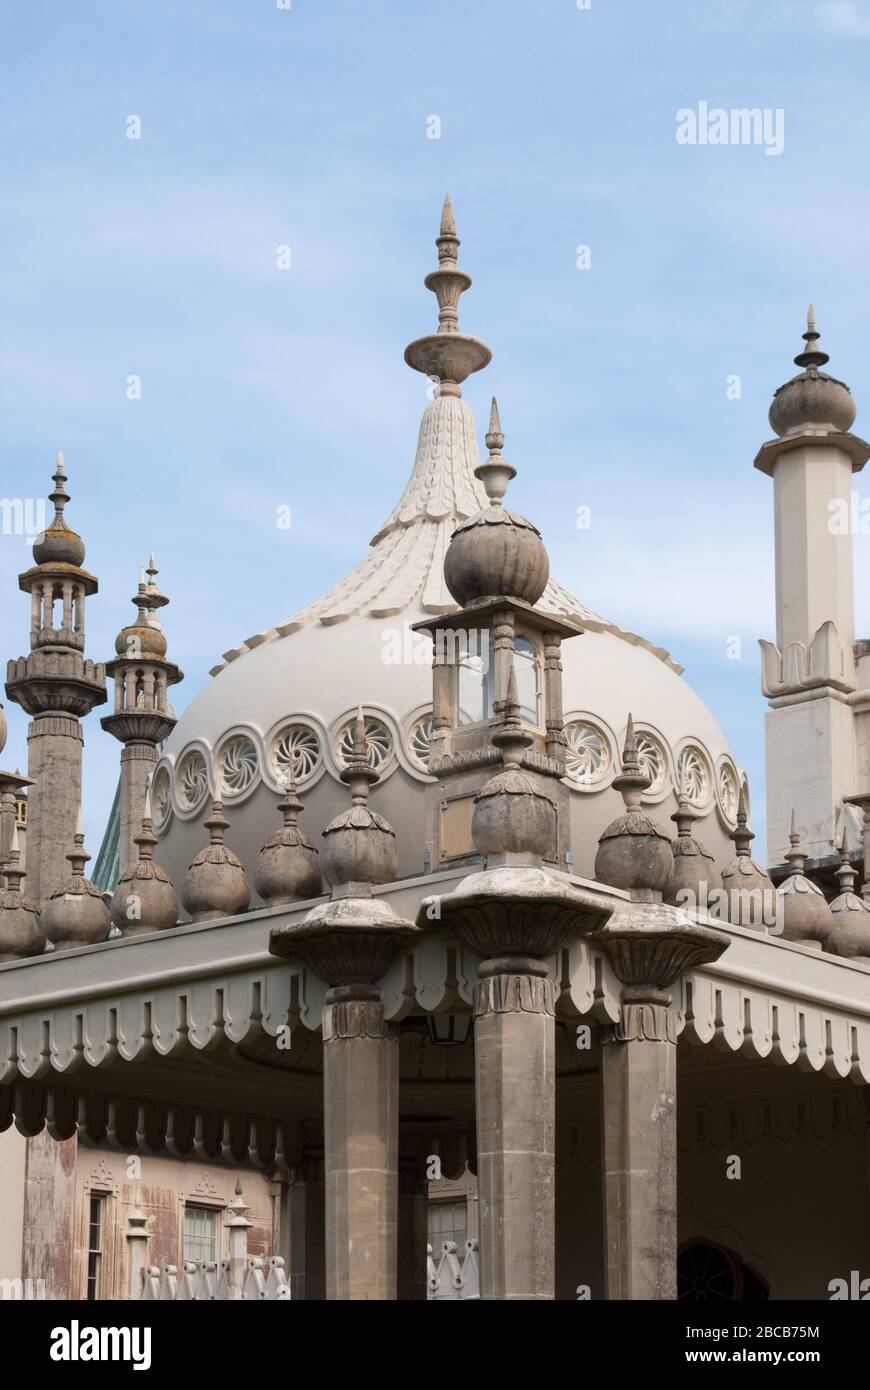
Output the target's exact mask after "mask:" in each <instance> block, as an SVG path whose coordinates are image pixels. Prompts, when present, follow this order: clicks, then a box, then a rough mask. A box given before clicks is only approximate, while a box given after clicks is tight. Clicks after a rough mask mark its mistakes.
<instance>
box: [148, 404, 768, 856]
mask: <svg viewBox="0 0 870 1390" xmlns="http://www.w3.org/2000/svg"><path fill="white" fill-rule="evenodd" d="M478 462H479V457H478V450H477V441H476V437H475V428H474V419H473V416H472V413H471V410H470V409H469V407H468V405H467V404H466V403H465V401H464V400H462V399H460V398H459V397H458V396H455V395H442V396H439V397H437V398H436V399H435V400H434V401H433V402H432V403H431V404H430V405H428V406H427V408H426V410H425V412H424V415H423V421H422V424H421V427H420V437H419V442H418V447H417V455H416V459H415V463H414V468H413V471H412V474H411V478H410V480H409V482H408V485H407V487H406V489H405V491H404V493H403V495H402V498H401V500H400V502H399V504H398V506H397V507H396V508H395V510H394V511H393V513H392V514H391V516H390V517H389V518H388V520H387V522H386V523H385V524H384V526H383V527H382V529H381V530H380V531H379V532H378V534H377V536H375V538H374V540H373V542H372V547H371V549H370V550H369V552H368V554H367V555H366V557H365V558H364V559H363V560H362V561H361V562H360V563H359V564H358V565H356V567H355V568H354V569H352V570H351V571H350V573H349V574H348V575H347V577H346V578H345V579H343V580H342V581H341V582H340V583H339V584H337V585H336V586H335V587H334V588H333V589H331V590H330V591H329V593H328V594H326V595H325V597H324V598H322V599H320V600H319V601H318V602H316V603H314V604H312V605H311V606H310V607H309V608H307V609H305V610H304V611H303V612H301V613H299V614H298V615H297V616H296V617H295V618H292V619H288V620H284V621H281V622H278V623H276V625H275V626H274V627H272V628H269V629H267V630H266V631H264V632H262V633H259V634H257V635H255V636H253V637H249V638H248V639H247V640H246V641H245V642H243V643H241V644H240V645H239V646H238V647H237V648H234V649H233V650H232V651H230V652H228V653H226V658H225V662H224V663H223V664H222V665H221V666H218V667H215V668H214V670H213V672H212V675H213V677H214V679H213V680H212V682H211V684H210V685H209V686H208V688H207V689H205V690H204V691H203V692H202V693H201V694H200V695H199V696H198V697H197V698H196V699H195V700H194V701H193V703H192V704H191V705H190V706H189V708H188V709H187V710H186V712H185V713H184V714H183V716H182V717H181V719H180V720H179V722H178V725H177V727H176V729H175V730H174V732H173V734H172V737H171V738H170V740H169V741H168V743H167V745H166V748H165V750H164V753H163V757H162V758H161V761H160V764H159V766H158V769H157V772H156V775H155V781H154V802H155V822H156V827H155V828H156V829H157V831H158V833H159V834H160V836H161V844H160V847H159V851H158V856H157V857H158V858H159V860H160V861H161V863H162V864H163V865H164V866H165V867H166V869H167V870H168V871H169V872H170V873H171V875H172V876H173V879H174V881H175V882H176V883H180V882H181V880H182V878H183V876H184V873H185V871H186V869H187V866H188V865H189V863H190V861H191V860H192V858H193V857H194V855H195V853H196V852H197V851H198V850H199V849H200V848H201V847H202V846H203V844H204V843H205V841H206V838H207V835H206V832H205V830H204V828H203V825H202V821H203V820H204V819H205V817H206V815H207V814H208V811H207V806H208V792H209V789H213V788H214V785H215V769H217V768H219V769H220V778H221V783H222V789H223V800H224V808H225V811H226V814H227V816H228V819H229V820H230V821H231V823H232V828H231V830H230V831H229V832H228V834H227V841H228V843H229V844H230V845H231V846H232V848H233V849H234V850H235V851H236V853H237V854H239V856H240V857H241V859H242V862H243V863H244V865H245V867H246V869H247V870H248V873H249V875H250V874H251V873H252V871H253V868H254V862H255V859H256V855H257V852H258V851H259V849H260V847H261V845H262V844H263V843H264V841H265V840H266V839H267V838H268V836H269V835H270V834H271V833H272V832H273V831H274V830H275V829H276V828H277V826H278V823H279V820H280V817H279V814H278V812H277V810H276V805H277V801H278V799H279V793H280V787H281V781H280V778H281V775H282V771H283V769H284V768H285V767H286V766H287V764H288V760H289V759H290V758H291V757H292V759H293V761H294V765H295V770H296V774H297V778H298V781H299V794H300V797H301V799H302V801H303V804H304V811H303V813H302V823H303V825H304V826H305V828H306V830H307V833H308V835H309V838H310V839H311V840H312V842H313V843H318V842H319V837H320V830H321V829H322V827H323V826H324V825H325V824H326V823H327V822H328V821H329V820H331V819H332V817H333V816H334V815H336V814H337V812H338V811H339V810H340V809H343V808H344V807H345V806H346V805H347V790H346V788H345V786H344V784H343V783H342V782H341V781H340V780H339V772H340V770H341V766H342V741H343V738H344V736H345V733H346V731H347V728H348V725H349V722H350V720H351V718H352V717H353V715H354V714H355V712H356V709H357V707H358V705H362V707H363V710H364V712H365V715H366V720H367V729H368V733H369V738H370V757H371V759H372V760H373V761H376V762H377V764H378V765H379V767H380V769H381V781H380V782H379V783H378V784H377V785H376V786H375V788H374V790H373V792H372V804H373V805H374V807H375V808H376V809H377V810H379V811H381V812H382V813H383V814H384V815H385V816H386V817H387V819H388V820H389V821H390V823H391V825H392V826H393V827H394V829H395V831H396V834H397V837H398V844H399V853H400V873H401V874H402V875H403V876H404V875H410V874H416V873H420V872H421V871H422V870H423V868H424V863H423V843H424V835H423V802H424V788H425V785H426V783H427V782H429V781H431V780H432V779H431V778H429V776H428V774H427V772H426V770H425V756H426V742H427V737H428V726H427V718H428V715H429V712H430V710H431V702H432V672H431V666H430V664H429V656H428V650H427V646H426V640H427V639H423V638H422V637H420V636H417V635H415V634H414V633H413V632H412V630H411V625H412V624H414V623H416V622H418V621H419V620H421V619H423V618H426V617H431V615H432V614H438V613H445V612H450V611H454V610H455V608H456V605H455V603H454V602H453V600H452V599H451V597H450V595H449V593H448V592H447V590H446V588H445V585H444V577H443V558H444V551H445V548H446V546H447V545H448V543H449V540H450V536H451V533H452V531H453V530H454V528H455V525H456V523H457V522H458V521H459V520H461V519H463V518H464V517H466V516H469V515H471V514H473V513H474V512H475V511H477V510H478V509H479V508H480V507H481V506H483V505H485V503H486V496H485V493H484V491H483V488H482V487H481V485H480V483H479V482H478V481H477V479H476V478H475V476H474V469H475V467H476V466H477V464H478ZM545 539H546V538H545ZM537 606H538V607H539V608H541V609H543V610H546V611H549V612H553V613H557V614H563V615H567V616H568V617H571V618H573V619H574V620H575V621H578V622H579V623H580V624H581V625H582V627H583V628H584V629H585V631H584V635H583V636H581V637H577V638H574V639H572V640H570V641H567V642H566V643H565V644H564V646H563V649H562V659H563V667H564V709H565V719H566V732H567V736H568V743H569V776H568V778H567V779H566V781H567V783H568V785H569V786H570V787H571V788H572V792H573V795H572V797H571V806H572V814H571V829H572V842H573V855H574V867H575V872H577V873H580V874H583V875H586V876H589V877H591V875H592V865H593V861H594V858H595V850H596V846H597V840H598V836H599V835H600V833H601V831H602V830H603V829H604V827H605V825H606V824H607V823H608V822H609V821H610V820H611V819H612V818H613V816H614V815H615V814H617V812H618V810H619V808H620V807H621V805H622V802H621V798H620V797H619V796H618V795H617V793H615V792H614V791H613V790H612V789H611V787H610V783H611V781H612V778H613V776H614V775H615V772H616V770H617V766H618V749H619V747H620V746H621V742H622V738H623V735H624V732H625V725H626V720H627V716H628V713H629V710H631V712H632V713H633V715H634V721H635V727H636V730H637V733H638V737H639V742H640V747H641V753H642V756H643V758H644V759H645V760H647V762H648V764H649V770H650V772H651V773H652V774H654V781H653V785H652V786H651V787H650V789H649V792H648V793H647V796H646V800H647V802H648V803H649V804H651V805H654V806H656V807H657V814H658V815H659V817H660V818H662V819H663V820H664V821H665V823H666V824H667V817H668V816H669V815H670V813H671V811H672V810H673V809H674V808H675V806H676V798H675V795H674V786H675V783H676V780H677V778H678V777H679V778H682V780H683V781H684V784H685V786H686V788H687V791H688V794H689V796H690V799H692V800H693V801H694V803H695V805H696V808H697V809H698V811H699V812H701V813H702V816H703V819H701V820H700V821H699V822H698V828H697V834H698V836H699V838H700V839H701V840H702V841H704V842H705V843H706V845H707V847H708V848H709V849H710V850H711V851H712V853H713V854H714V856H715V857H716V859H717V861H719V862H720V863H722V862H724V861H725V860H727V859H730V858H731V857H732V846H731V844H730V841H729V840H728V830H729V829H730V827H731V825H733V823H734V818H735V814H736V805H737V795H738V791H739V786H740V782H741V775H740V773H739V772H738V769H737V768H736V766H735V764H734V761H733V759H732V757H731V754H730V752H729V749H728V745H727V743H726V741H725V738H724V735H723V734H722V731H721V730H720V728H719V726H718V725H717V723H716V721H715V720H714V719H713V717H712V715H711V714H710V712H709V711H708V710H707V709H706V707H705V706H704V704H703V703H702V702H701V700H700V699H699V698H698V696H697V695H696V694H695V693H694V691H692V690H691V689H690V687H689V686H688V685H687V684H686V682H685V681H684V680H683V679H682V676H681V673H680V668H679V667H677V666H676V665H675V664H674V663H673V662H672V661H670V659H669V657H668V655H667V653H666V652H664V651H662V650H661V648H657V647H655V646H653V645H652V644H651V643H649V642H647V641H645V640H644V639H643V638H640V637H638V636H636V635H635V634H633V633H630V632H626V631H624V630H623V629H621V628H619V627H617V626H615V625H614V624H612V623H609V622H607V621H606V620H605V619H604V618H601V617H600V616H598V615H597V614H595V613H592V612H591V611H590V610H589V609H587V608H585V607H584V605H583V604H581V603H579V602H578V601H577V600H576V599H574V598H573V597H572V596H571V595H570V594H568V593H566V592H565V590H564V589H562V588H561V587H560V586H559V585H558V584H557V583H556V582H555V581H553V580H552V579H551V580H550V583H549V584H548V586H547V589H546V590H545V592H544V594H543V596H542V598H541V600H540V602H539V604H538V605H537ZM668 828H670V827H669V826H668Z"/></svg>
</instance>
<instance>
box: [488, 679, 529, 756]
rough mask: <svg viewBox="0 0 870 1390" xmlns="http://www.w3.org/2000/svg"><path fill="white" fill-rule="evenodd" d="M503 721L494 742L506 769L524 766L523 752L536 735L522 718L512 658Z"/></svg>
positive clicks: (502, 707) (494, 733)
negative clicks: (525, 725) (525, 724)
mask: <svg viewBox="0 0 870 1390" xmlns="http://www.w3.org/2000/svg"><path fill="white" fill-rule="evenodd" d="M501 713H502V722H501V724H500V725H499V727H498V728H497V729H495V730H493V733H492V743H493V745H494V746H495V747H496V748H498V749H499V750H500V752H501V760H502V763H503V764H504V767H505V769H509V768H519V767H521V766H522V761H523V753H524V752H525V750H526V749H527V748H528V747H529V746H530V745H531V744H532V743H534V741H535V740H534V736H533V735H532V734H531V733H530V732H529V730H528V729H524V728H523V724H522V720H521V718H520V697H519V692H518V690H517V671H516V666H515V665H514V662H513V659H511V664H510V670H509V672H508V682H507V692H506V694H505V698H504V701H503V702H502V706H501Z"/></svg>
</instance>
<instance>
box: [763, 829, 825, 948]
mask: <svg viewBox="0 0 870 1390" xmlns="http://www.w3.org/2000/svg"><path fill="white" fill-rule="evenodd" d="M788 838H789V844H790V845H791V849H790V850H789V852H788V854H787V855H786V856H785V858H786V862H787V863H789V864H791V865H793V868H794V871H793V873H791V874H790V875H789V877H788V878H787V879H786V880H785V882H784V883H781V884H780V885H779V888H777V890H776V896H777V898H778V899H779V903H780V907H781V910H782V923H783V928H782V934H783V936H784V937H785V939H786V941H799V942H800V943H801V945H802V946H810V947H812V949H813V950H821V949H822V947H823V946H826V945H827V942H828V938H829V937H830V935H831V932H832V930H833V926H834V919H833V918H832V916H831V909H830V908H829V907H828V904H827V901H826V899H825V895H824V893H823V892H822V890H821V888H819V886H818V884H816V883H813V881H812V879H811V878H807V876H806V874H805V873H804V869H805V868H806V863H807V856H806V855H805V854H804V852H803V850H802V849H801V847H800V834H799V833H798V830H797V828H796V825H795V814H794V811H792V813H791V831H790V832H789V837H788Z"/></svg>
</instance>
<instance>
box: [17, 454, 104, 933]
mask: <svg viewBox="0 0 870 1390" xmlns="http://www.w3.org/2000/svg"><path fill="white" fill-rule="evenodd" d="M66 483H67V475H66V473H65V472H64V463H63V455H62V454H58V456H57V467H56V470H55V473H54V491H53V492H52V493H51V501H52V502H53V503H54V509H55V515H54V520H53V521H52V523H51V525H50V526H48V527H47V528H46V530H45V531H44V532H43V533H42V534H41V535H40V536H38V537H37V539H36V542H35V543H34V546H33V558H34V560H35V561H36V563H35V565H33V566H32V567H31V568H30V569H28V570H25V571H24V573H23V574H21V575H20V576H19V579H18V583H19V587H20V588H21V589H22V590H23V591H24V592H25V593H27V594H30V654H29V656H26V657H24V656H22V657H19V658H18V660H17V661H10V662H9V664H8V667H7V673H6V693H7V695H8V696H9V698H10V700H14V701H15V702H16V704H19V705H20V706H21V708H22V709H23V710H25V711H26V713H27V714H29V715H30V716H31V720H32V722H31V725H30V730H29V733H28V769H27V770H28V776H29V778H30V780H31V781H32V782H33V789H32V791H31V793H30V796H29V798H28V833H27V878H28V884H29V887H30V892H31V894H32V896H33V898H34V899H35V900H36V901H37V902H38V903H40V904H41V905H42V904H44V903H45V902H46V900H47V899H48V898H49V897H50V896H51V895H52V894H53V893H55V892H56V891H57V890H58V889H59V887H60V885H61V884H62V883H63V882H64V881H65V879H66V877H67V875H68V869H67V866H66V862H65V861H66V857H67V849H68V846H69V827H70V825H74V824H75V821H76V816H77V813H78V810H79V807H80V804H81V788H82V743H83V738H82V729H81V723H80V720H81V719H83V718H84V717H85V716H86V715H88V714H90V712H91V710H92V709H93V708H94V707H95V706H96V705H101V704H104V703H105V700H106V673H105V668H104V667H103V666H101V665H97V664H95V663H94V662H93V661H89V660H88V659H87V658H86V657H85V655H84V651H85V604H86V600H87V599H88V598H89V597H90V596H91V595H93V594H95V593H96V592H97V588H98V584H97V580H96V578H95V577H94V575H92V574H90V573H89V572H88V571H87V570H85V569H83V568H82V564H83V561H84V558H85V547H84V543H83V541H82V539H81V537H80V536H79V535H77V534H76V532H75V531H72V530H70V528H69V525H68V524H67V520H66V511H65V509H66V506H67V503H68V502H69V500H70V495H69V493H68V492H67V490H66Z"/></svg>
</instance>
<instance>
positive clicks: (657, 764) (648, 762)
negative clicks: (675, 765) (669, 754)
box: [636, 733, 668, 796]
mask: <svg viewBox="0 0 870 1390" xmlns="http://www.w3.org/2000/svg"><path fill="white" fill-rule="evenodd" d="M636 742H637V756H638V759H639V761H640V770H641V772H645V773H646V775H647V776H648V777H649V778H650V785H649V787H648V788H647V789H646V792H645V793H644V795H646V796H653V795H655V793H656V792H660V791H661V789H662V787H663V786H664V781H665V774H666V773H667V768H668V760H667V758H666V757H665V750H664V749H663V748H662V746H661V744H660V743H659V741H658V739H655V738H653V736H652V734H643V733H641V734H638V735H637V736H636Z"/></svg>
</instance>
